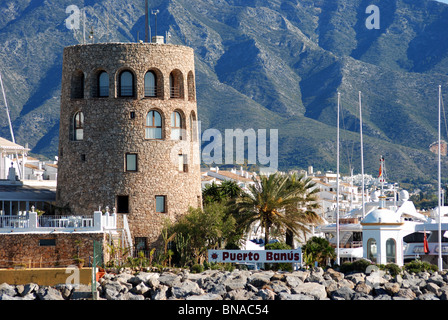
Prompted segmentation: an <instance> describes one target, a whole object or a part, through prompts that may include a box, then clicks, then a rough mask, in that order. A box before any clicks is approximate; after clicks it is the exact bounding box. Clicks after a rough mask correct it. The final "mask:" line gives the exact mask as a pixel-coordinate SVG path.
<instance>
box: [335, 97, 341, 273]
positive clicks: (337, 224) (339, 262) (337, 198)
mask: <svg viewBox="0 0 448 320" xmlns="http://www.w3.org/2000/svg"><path fill="white" fill-rule="evenodd" d="M340 98H341V94H340V93H339V92H338V116H337V119H338V120H337V121H338V125H337V134H336V135H337V147H336V150H337V152H336V153H337V161H336V168H337V169H336V190H337V195H336V244H337V247H336V263H337V264H338V265H340V264H341V261H340V256H339V122H340V121H339V103H340Z"/></svg>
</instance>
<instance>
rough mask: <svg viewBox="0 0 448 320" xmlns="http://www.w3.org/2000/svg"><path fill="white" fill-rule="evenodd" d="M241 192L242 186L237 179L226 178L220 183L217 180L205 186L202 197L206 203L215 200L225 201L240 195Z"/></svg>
mask: <svg viewBox="0 0 448 320" xmlns="http://www.w3.org/2000/svg"><path fill="white" fill-rule="evenodd" d="M240 194H241V188H240V187H239V186H238V184H237V183H236V182H235V181H231V180H226V181H223V182H222V183H221V184H220V185H218V184H216V183H215V182H213V183H211V184H208V185H206V186H205V188H204V190H202V199H203V203H204V205H207V204H210V203H213V202H225V201H228V200H231V199H234V198H236V197H238V196H239V195H240Z"/></svg>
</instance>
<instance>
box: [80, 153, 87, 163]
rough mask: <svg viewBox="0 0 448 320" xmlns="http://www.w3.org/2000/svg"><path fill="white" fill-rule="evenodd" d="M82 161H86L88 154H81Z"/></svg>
mask: <svg viewBox="0 0 448 320" xmlns="http://www.w3.org/2000/svg"><path fill="white" fill-rule="evenodd" d="M81 161H82V162H85V161H86V155H85V154H82V155H81Z"/></svg>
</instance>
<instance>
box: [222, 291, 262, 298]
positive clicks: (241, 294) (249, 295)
mask: <svg viewBox="0 0 448 320" xmlns="http://www.w3.org/2000/svg"><path fill="white" fill-rule="evenodd" d="M254 295H255V294H254V293H253V292H249V291H246V290H243V289H237V290H232V291H229V292H227V294H226V295H225V296H224V300H249V299H250V298H252V297H253V296H254Z"/></svg>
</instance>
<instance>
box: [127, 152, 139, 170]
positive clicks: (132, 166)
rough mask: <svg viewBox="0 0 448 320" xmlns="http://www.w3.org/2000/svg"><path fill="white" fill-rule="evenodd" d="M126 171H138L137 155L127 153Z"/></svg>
mask: <svg viewBox="0 0 448 320" xmlns="http://www.w3.org/2000/svg"><path fill="white" fill-rule="evenodd" d="M126 171H137V154H136V153H126Z"/></svg>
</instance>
